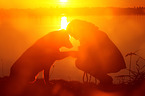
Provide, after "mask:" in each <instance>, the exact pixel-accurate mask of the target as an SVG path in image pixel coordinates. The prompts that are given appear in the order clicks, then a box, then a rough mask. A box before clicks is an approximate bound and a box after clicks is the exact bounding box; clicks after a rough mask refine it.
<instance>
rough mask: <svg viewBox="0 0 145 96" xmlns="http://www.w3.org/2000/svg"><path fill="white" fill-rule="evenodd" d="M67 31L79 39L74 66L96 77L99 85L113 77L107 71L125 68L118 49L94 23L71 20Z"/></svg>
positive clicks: (111, 71) (110, 82)
mask: <svg viewBox="0 0 145 96" xmlns="http://www.w3.org/2000/svg"><path fill="white" fill-rule="evenodd" d="M67 32H68V33H69V34H70V35H71V36H72V37H74V38H75V39H77V40H79V41H80V46H79V53H78V55H77V60H76V62H75V64H76V67H77V68H79V69H80V70H82V71H84V72H85V73H89V74H90V75H92V76H94V77H95V78H97V79H98V80H99V81H100V84H101V85H108V84H112V81H113V79H112V77H111V76H109V75H107V74H108V73H115V72H118V71H120V70H121V69H124V68H126V66H125V61H124V59H123V56H122V54H121V52H120V51H119V49H118V48H117V47H116V46H115V44H114V43H113V42H112V41H111V40H110V39H109V37H108V36H107V34H106V33H104V32H102V31H100V30H98V27H97V26H95V25H94V24H92V23H90V22H86V21H83V20H73V21H71V22H70V23H69V24H68V26H67Z"/></svg>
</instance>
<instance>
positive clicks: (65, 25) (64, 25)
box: [61, 16, 68, 30]
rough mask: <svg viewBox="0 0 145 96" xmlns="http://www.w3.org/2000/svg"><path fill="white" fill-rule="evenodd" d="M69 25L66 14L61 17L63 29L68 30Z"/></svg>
mask: <svg viewBox="0 0 145 96" xmlns="http://www.w3.org/2000/svg"><path fill="white" fill-rule="evenodd" d="M67 25H68V22H67V17H65V16H63V17H61V29H65V30H66V27H67Z"/></svg>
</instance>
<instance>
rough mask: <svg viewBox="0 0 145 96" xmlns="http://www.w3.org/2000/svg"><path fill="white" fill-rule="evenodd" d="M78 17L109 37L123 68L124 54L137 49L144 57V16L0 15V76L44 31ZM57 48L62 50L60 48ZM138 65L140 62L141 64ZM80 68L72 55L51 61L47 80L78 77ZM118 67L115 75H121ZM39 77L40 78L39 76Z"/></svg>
mask: <svg viewBox="0 0 145 96" xmlns="http://www.w3.org/2000/svg"><path fill="white" fill-rule="evenodd" d="M73 19H81V20H86V21H89V22H92V23H94V24H95V25H96V26H98V27H99V29H100V30H102V31H104V32H106V33H107V34H108V36H109V37H110V39H111V40H112V41H113V42H114V43H115V44H116V46H117V47H118V48H119V49H120V51H121V52H122V54H123V56H124V58H125V61H126V63H127V68H129V57H125V55H126V54H127V53H130V52H135V51H136V50H139V51H137V54H139V55H140V56H142V57H145V26H144V25H145V16H144V15H121V16H45V17H41V16H34V17H30V16H27V15H22V16H11V17H3V18H2V17H1V18H0V76H1V77H2V76H8V75H9V70H10V67H11V66H12V64H13V63H14V62H15V61H16V60H17V59H18V58H19V56H20V55H21V54H22V53H23V52H24V51H25V50H26V49H27V48H29V47H30V46H31V45H32V44H33V43H34V42H35V41H36V40H38V39H39V38H40V37H42V36H44V35H45V34H47V33H49V32H51V31H55V30H59V29H64V28H65V27H66V25H67V23H69V22H70V21H71V20H73ZM71 42H72V43H73V45H74V48H72V49H71V50H77V47H78V46H79V42H78V41H77V40H75V39H74V38H71ZM61 50H66V49H65V48H62V49H61ZM132 58H134V59H133V61H132V62H133V63H132V69H135V61H136V57H135V56H134V57H132ZM141 66H142V65H141ZM82 73H83V72H82V71H80V70H78V69H77V68H76V67H75V59H74V58H70V57H68V58H66V59H64V60H61V61H57V62H55V64H54V66H53V67H52V69H51V74H50V77H51V79H58V78H61V79H66V80H82ZM125 73H127V71H125V70H122V71H121V72H118V73H117V74H113V75H119V74H125ZM39 77H42V76H41V75H40V76H39Z"/></svg>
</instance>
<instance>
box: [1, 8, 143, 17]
mask: <svg viewBox="0 0 145 96" xmlns="http://www.w3.org/2000/svg"><path fill="white" fill-rule="evenodd" d="M19 15H28V16H59V15H66V16H67V15H68V16H78V15H83V16H88V15H145V8H144V7H137V8H115V7H107V8H105V7H104V8H103V7H96V8H36V9H0V16H19Z"/></svg>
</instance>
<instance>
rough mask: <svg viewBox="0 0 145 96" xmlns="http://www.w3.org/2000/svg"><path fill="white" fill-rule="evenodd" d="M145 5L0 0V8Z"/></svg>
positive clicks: (126, 0) (133, 0)
mask: <svg viewBox="0 0 145 96" xmlns="http://www.w3.org/2000/svg"><path fill="white" fill-rule="evenodd" d="M133 6H145V0H85V1H84V0H67V2H66V3H63V4H62V3H61V2H60V0H0V8H39V7H133Z"/></svg>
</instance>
